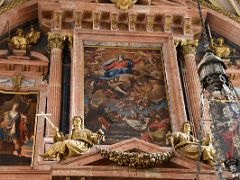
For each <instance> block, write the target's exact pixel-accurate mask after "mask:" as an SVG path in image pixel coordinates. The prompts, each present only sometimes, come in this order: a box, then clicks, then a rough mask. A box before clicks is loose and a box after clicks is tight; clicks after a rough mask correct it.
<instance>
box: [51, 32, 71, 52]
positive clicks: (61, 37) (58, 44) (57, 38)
mask: <svg viewBox="0 0 240 180" xmlns="http://www.w3.org/2000/svg"><path fill="white" fill-rule="evenodd" d="M66 37H67V35H66V34H60V33H51V32H50V33H48V48H49V49H53V48H59V49H62V48H63V42H64V41H65V39H66Z"/></svg>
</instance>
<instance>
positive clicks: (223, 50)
mask: <svg viewBox="0 0 240 180" xmlns="http://www.w3.org/2000/svg"><path fill="white" fill-rule="evenodd" d="M210 49H211V50H212V51H213V53H214V54H215V55H216V56H218V57H220V58H227V57H228V56H229V54H230V49H229V47H227V46H225V45H224V39H223V38H217V40H216V42H214V39H213V38H211V39H210Z"/></svg>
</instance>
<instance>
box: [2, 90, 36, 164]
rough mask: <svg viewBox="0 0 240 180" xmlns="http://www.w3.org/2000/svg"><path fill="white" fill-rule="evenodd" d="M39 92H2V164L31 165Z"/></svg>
mask: <svg viewBox="0 0 240 180" xmlns="http://www.w3.org/2000/svg"><path fill="white" fill-rule="evenodd" d="M37 104H38V95H37V94H21V93H5V92H4V93H0V165H14V166H15V165H31V162H32V154H33V152H32V151H33V140H34V134H35V133H34V129H35V128H34V127H35V114H36V108H37Z"/></svg>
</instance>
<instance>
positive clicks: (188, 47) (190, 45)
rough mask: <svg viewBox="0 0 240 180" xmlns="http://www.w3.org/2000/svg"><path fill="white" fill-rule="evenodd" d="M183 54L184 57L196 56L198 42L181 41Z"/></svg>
mask: <svg viewBox="0 0 240 180" xmlns="http://www.w3.org/2000/svg"><path fill="white" fill-rule="evenodd" d="M181 46H182V53H183V54H184V55H188V54H193V55H195V54H196V47H197V46H198V40H189V39H188V40H186V41H181Z"/></svg>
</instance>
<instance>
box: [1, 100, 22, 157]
mask: <svg viewBox="0 0 240 180" xmlns="http://www.w3.org/2000/svg"><path fill="white" fill-rule="evenodd" d="M18 109H19V103H18V102H15V103H14V104H13V106H12V109H11V110H10V111H6V112H4V114H3V116H2V122H1V126H0V148H1V146H2V145H3V143H4V142H7V143H11V142H13V144H14V148H15V152H14V154H16V155H18V156H21V146H22V144H23V138H24V133H23V132H24V129H23V127H24V122H25V121H26V116H25V115H23V114H21V113H20V111H19V110H18Z"/></svg>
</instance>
